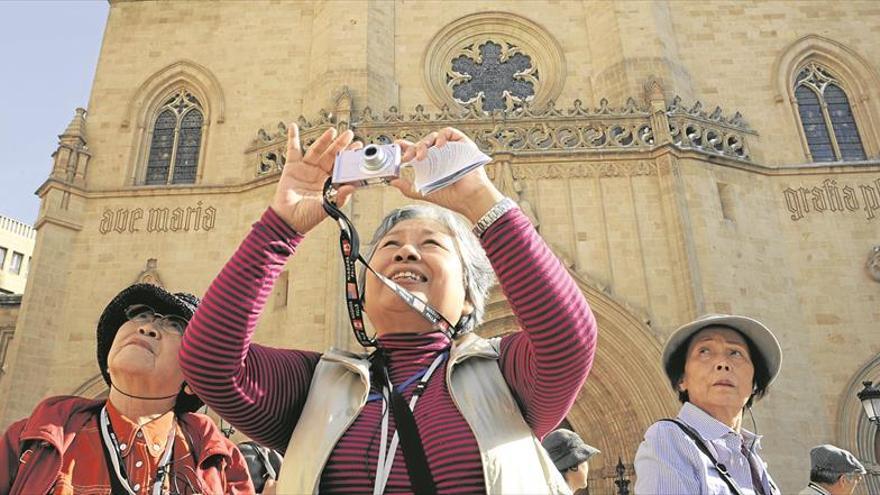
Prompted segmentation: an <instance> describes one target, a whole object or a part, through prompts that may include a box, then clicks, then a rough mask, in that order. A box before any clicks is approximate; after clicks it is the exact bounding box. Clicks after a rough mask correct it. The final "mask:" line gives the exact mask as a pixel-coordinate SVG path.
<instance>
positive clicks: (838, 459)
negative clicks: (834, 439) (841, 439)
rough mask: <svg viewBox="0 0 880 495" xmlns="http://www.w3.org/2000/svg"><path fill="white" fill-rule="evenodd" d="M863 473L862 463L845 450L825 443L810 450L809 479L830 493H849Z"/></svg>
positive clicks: (842, 494)
mask: <svg viewBox="0 0 880 495" xmlns="http://www.w3.org/2000/svg"><path fill="white" fill-rule="evenodd" d="M865 473H866V471H865V467H864V466H862V463H860V462H859V460H858V459H856V457H855V456H854V455H852V454H851V453H849V452H848V451H846V450H843V449H840V448H837V447H835V446H833V445H827V444H826V445H819V446H816V447H813V449H812V450H810V481H812V482H813V483H816V484H819V485H821V486H822V487H824V488H825V489H826V490H828V491H829V492H830V493H831V495H851V494H852V493H853V491H854V490H855V489H856V486H857V485H858V484H859V481H861V480H862V476H863V475H864V474H865Z"/></svg>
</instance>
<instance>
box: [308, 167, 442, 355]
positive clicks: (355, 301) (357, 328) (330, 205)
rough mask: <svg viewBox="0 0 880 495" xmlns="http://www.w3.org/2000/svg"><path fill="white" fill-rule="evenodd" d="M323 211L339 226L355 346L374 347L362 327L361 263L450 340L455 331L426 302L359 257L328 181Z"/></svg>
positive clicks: (351, 230) (356, 240)
mask: <svg viewBox="0 0 880 495" xmlns="http://www.w3.org/2000/svg"><path fill="white" fill-rule="evenodd" d="M323 206H324V211H326V212H327V215H329V216H330V218H332V219H334V220H336V222H337V223H338V224H339V230H340V234H339V249H340V251H341V252H342V262H343V265H344V266H345V300H346V308H347V309H348V318H349V320H351V329H352V330H353V331H354V335H355V337H356V338H357V340H358V342H359V343H360V344H361V345H362V346H364V347H376V339H375V338H373V337H370V336H368V335H367V332H366V329H365V326H364V316H363V314H364V301H363V297H362V295H361V289H360V286H359V285H358V280H357V269H356V268H355V263H356V262H357V261H358V260H360V262H361V263H363V264H364V266H365V267H366V268H367V270H369V271H370V272H372V273H373V275H375V276H376V278H378V279H379V281H381V282H382V283H383V284H385V285H386V286H387V287H388V288H389V289H391V290H392V291H394V293H395V294H397V295H398V297H400V298H401V299H403V301H404V302H405V303H406V304H407V305H409V306H410V307H411V308H413V309H414V310H415V311H416V312H417V313H419V314H420V315H422V317H423V318H425V319H426V320H427V321H428V322H429V323H430V324H431V327H432V328H433V329H434V330H437V331H440V332H443V334H444V335H446V336H447V337H448V338H449V340H452V339H453V338H454V337H455V335H456V333H457V330H456V327H455V326H454V325H452V324H451V323H449V320H447V319H446V318H445V317H444V316H443V315H442V314H440V312H439V311H437V310H436V309H434V308H433V307H431V306H430V305H429V304H428V303H427V302H425V301H422V300H421V299H419V298H417V297H416V296H414V295H412V293H411V292H410V291H408V290H406V289H404V288H403V287H401V286H400V285H398V284H397V283H396V282H394V281H393V280H391V279H389V278H388V277H386V276H384V275H382V274H381V273H378V272H377V271H376V270H373V268H372V267H370V264H369V263H367V260H365V259H364V258H363V256H361V253H360V237H359V236H358V233H357V229H356V228H355V226H354V224H353V223H352V222H351V220H349V218H348V217H347V216H346V215H345V213H343V212H342V210H340V209H339V207H338V206H337V205H336V190H335V189H333V184H332V182H331V179H330V178H328V179H327V181H326V182H325V183H324V199H323Z"/></svg>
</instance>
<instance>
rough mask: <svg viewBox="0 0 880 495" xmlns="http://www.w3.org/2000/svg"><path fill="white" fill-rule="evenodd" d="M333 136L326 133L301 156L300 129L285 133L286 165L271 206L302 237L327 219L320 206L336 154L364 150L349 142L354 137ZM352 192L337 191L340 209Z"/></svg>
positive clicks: (347, 134) (347, 133)
mask: <svg viewBox="0 0 880 495" xmlns="http://www.w3.org/2000/svg"><path fill="white" fill-rule="evenodd" d="M336 134H337V133H336V129H334V128H330V129H327V130H326V131H324V134H321V137H319V138H318V139H317V140H316V141H315V142H314V143H313V144H312V145H311V146H310V147H309V150H308V151H307V152H306V154H305V156H303V153H302V146H301V145H300V142H299V127H297V125H296V124H290V127H288V129H287V161H286V162H285V164H284V169H283V170H282V171H281V177H280V178H279V179H278V187H277V188H276V189H275V197H274V198H273V199H272V204H271V205H270V206H271V207H272V209H273V210H275V213H277V214H278V216H280V217H281V218H282V219H284V221H285V222H287V224H288V225H290V227H291V228H293V230H295V231H297V232H299V233H300V234H305V233H306V232H308V231H309V230H311V229H312V228H313V227H314V226H315V225H318V224H319V223H321V220H323V219H324V218H325V217H326V216H327V213H326V212H325V211H324V208H323V206H322V204H323V191H324V182H325V181H326V180H327V177H329V176H330V173H331V172H332V171H333V163H334V161H335V160H336V153H338V152H340V151H342V150H344V149H349V150H353V149H359V148H361V147H363V144H362V143H360V142H359V141H355V142H352V139H354V133H352V132H351V131H345V132H343V133H342V134H339V135H338V136H337V135H336ZM353 191H354V187H352V186H342V187H340V188H339V189H338V191H337V196H336V203H337V204H338V205H339V206H340V207H341V206H342V205H343V204H345V200H346V199H348V196H349V195H351V193H352V192H353Z"/></svg>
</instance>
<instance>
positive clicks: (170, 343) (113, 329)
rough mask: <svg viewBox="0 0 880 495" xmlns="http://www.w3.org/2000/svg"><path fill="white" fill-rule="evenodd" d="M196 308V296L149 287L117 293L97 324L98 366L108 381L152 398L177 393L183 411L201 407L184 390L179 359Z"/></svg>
mask: <svg viewBox="0 0 880 495" xmlns="http://www.w3.org/2000/svg"><path fill="white" fill-rule="evenodd" d="M198 304H199V299H198V298H197V297H196V296H194V295H192V294H187V293H176V294H172V293H170V292H168V291H166V290H165V289H163V288H161V287H158V286H155V285H151V284H135V285H132V286H130V287H128V288H126V289H124V290H123V291H122V292H120V293H119V294H117V295H116V297H114V298H113V300H112V301H110V304H108V305H107V307H106V308H105V309H104V312H103V313H102V314H101V318H100V320H99V321H98V329H97V340H98V367H99V368H100V370H101V374H102V375H103V376H104V381H106V382H107V384H108V385H111V384H116V385H117V386H118V384H119V383H121V382H123V381H126V382H132V383H137V384H138V385H139V386H141V387H143V389H145V390H148V391H149V395H150V396H160V395H173V394H175V393H177V394H178V395H177V402H176V404H175V410H176V411H177V412H180V413H182V412H192V411H195V410H196V409H198V408H199V407H201V405H202V402H201V401H200V400H199V399H198V398H197V397H196V396H194V395H191V394H189V393H187V392H186V391H184V382H183V373H182V371H181V369H180V364H179V362H178V359H177V354H178V351H179V350H180V341H181V337H182V335H183V331H184V330H185V329H186V325H187V323H188V322H189V320H190V318H192V315H193V313H195V310H196V307H198ZM117 388H118V387H117ZM128 393H131V392H130V391H128Z"/></svg>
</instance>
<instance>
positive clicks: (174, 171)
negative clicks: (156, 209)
mask: <svg viewBox="0 0 880 495" xmlns="http://www.w3.org/2000/svg"><path fill="white" fill-rule="evenodd" d="M203 124H204V117H203V114H202V110H201V105H200V104H199V101H198V100H197V99H196V97H195V96H193V95H192V94H191V93H189V92H187V91H186V90H180V91H178V92H177V93H175V94H174V95H173V96H171V97H169V98H168V99H167V100H166V101H165V104H164V105H163V106H162V107H161V108H160V109H159V112H158V117H156V121H155V123H154V125H153V133H152V137H151V139H150V151H149V155H148V158H147V167H146V174H145V176H144V184H148V185H149V184H169V183H170V184H192V183H194V182H195V181H196V170H197V169H198V164H199V150H200V149H201V144H202V127H203Z"/></svg>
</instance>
